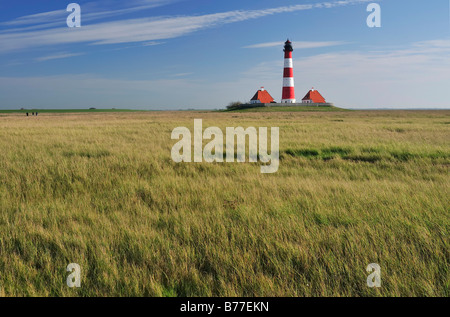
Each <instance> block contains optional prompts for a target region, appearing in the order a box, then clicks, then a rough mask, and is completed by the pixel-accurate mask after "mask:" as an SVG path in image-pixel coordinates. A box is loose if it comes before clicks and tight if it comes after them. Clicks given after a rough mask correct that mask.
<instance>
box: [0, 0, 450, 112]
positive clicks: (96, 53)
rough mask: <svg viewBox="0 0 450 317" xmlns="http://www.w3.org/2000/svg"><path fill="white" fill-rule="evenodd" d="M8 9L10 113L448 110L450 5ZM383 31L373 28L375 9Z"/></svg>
mask: <svg viewBox="0 0 450 317" xmlns="http://www.w3.org/2000/svg"><path fill="white" fill-rule="evenodd" d="M70 2H71V1H69V0H68V1H61V0H41V1H36V0H15V1H3V0H2V1H1V2H0V109H16V108H20V107H26V108H87V107H97V108H112V107H115V108H132V109H187V108H198V109H216V108H223V107H225V106H226V105H227V104H228V103H229V102H230V101H234V100H240V101H243V102H245V101H248V100H249V99H250V98H251V97H252V96H253V94H254V93H255V92H256V90H257V89H258V88H259V87H261V86H264V87H265V88H266V89H267V90H268V91H269V92H270V93H271V94H272V96H273V97H274V98H275V99H276V100H280V99H281V89H282V87H281V86H282V74H283V69H282V68H283V51H282V49H283V47H282V43H283V42H284V41H285V40H286V38H288V37H289V38H290V39H291V40H292V41H293V42H294V49H295V50H294V74H295V84H296V97H297V99H301V98H302V97H303V96H304V95H305V94H306V92H307V91H308V90H309V89H310V88H311V87H315V88H316V89H318V90H319V91H320V92H321V93H322V94H323V95H324V97H325V98H326V99H327V101H329V102H334V103H335V104H336V105H337V106H343V107H349V108H389V107H395V108H427V107H429V108H450V107H449V106H450V89H449V87H450V59H449V56H450V55H449V54H450V17H449V15H450V9H449V4H450V3H449V2H450V1H449V0H433V1H425V0H382V1H365V0H340V1H337V0H327V1H323V0H322V1H321V0H305V1H298V0H297V1H292V0H276V1H275V0H271V1H269V0H227V1H221V0H129V1H116V0H109V1H107V0H102V1H89V0H86V1H84V0H83V1H82V0H78V1H77V3H78V4H79V5H80V6H81V21H82V22H81V24H82V26H81V28H68V27H67V25H66V18H67V16H68V15H69V13H68V12H66V7H67V5H68V4H69V3H70ZM372 2H375V3H379V4H380V6H381V12H382V13H381V19H382V27H381V28H369V27H367V24H366V19H367V16H368V15H369V13H368V12H367V11H366V8H367V5H368V4H369V3H372Z"/></svg>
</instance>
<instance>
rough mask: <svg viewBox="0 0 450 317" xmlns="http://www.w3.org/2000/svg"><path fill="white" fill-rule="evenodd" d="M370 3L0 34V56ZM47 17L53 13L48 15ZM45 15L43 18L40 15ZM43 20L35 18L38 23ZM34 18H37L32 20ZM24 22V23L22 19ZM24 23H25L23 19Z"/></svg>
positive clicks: (154, 37) (351, 0)
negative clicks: (42, 48) (27, 50)
mask: <svg viewBox="0 0 450 317" xmlns="http://www.w3.org/2000/svg"><path fill="white" fill-rule="evenodd" d="M368 1H370V0H341V1H334V2H323V3H316V4H301V5H292V6H284V7H277V8H269V9H261V10H247V11H245V10H236V11H228V12H223V13H214V14H206V15H199V16H173V17H156V18H140V19H128V20H120V21H113V22H104V23H97V24H89V25H84V26H82V27H81V28H75V29H70V28H67V27H62V28H53V29H44V30H37V31H25V32H18V31H17V30H14V31H13V32H3V33H0V42H1V43H2V46H1V47H0V52H10V51H15V50H23V49H28V48H31V47H38V46H49V45H58V44H74V43H93V44H118V43H133V42H151V41H158V40H163V39H171V38H176V37H180V36H183V35H187V34H190V33H193V32H196V31H199V30H202V29H206V28H211V27H215V26H218V25H223V24H228V23H235V22H240V21H245V20H250V19H257V18H261V17H265V16H269V15H274V14H281V13H288V12H296V11H302V10H311V9H319V8H333V7H338V6H346V5H352V4H359V3H364V2H368ZM48 14H49V15H53V14H55V12H52V13H48ZM43 15H45V14H43ZM41 17H42V16H40V15H39V16H38V17H37V18H38V19H40V18H41ZM34 18H36V16H35V17H34ZM22 20H23V19H22ZM25 20H26V19H25Z"/></svg>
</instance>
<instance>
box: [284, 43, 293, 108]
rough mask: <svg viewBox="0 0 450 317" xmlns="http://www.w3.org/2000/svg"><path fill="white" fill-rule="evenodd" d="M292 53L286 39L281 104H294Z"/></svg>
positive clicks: (290, 44) (290, 45)
mask: <svg viewBox="0 0 450 317" xmlns="http://www.w3.org/2000/svg"><path fill="white" fill-rule="evenodd" d="M293 51H294V49H293V48H292V42H291V41H289V39H288V40H287V41H286V43H284V75H283V97H282V99H281V103H295V91H294V64H293V63H292V52H293Z"/></svg>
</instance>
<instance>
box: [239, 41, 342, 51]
mask: <svg viewBox="0 0 450 317" xmlns="http://www.w3.org/2000/svg"><path fill="white" fill-rule="evenodd" d="M344 44H347V43H346V42H340V41H329V42H295V43H293V47H294V49H307V48H320V47H329V46H337V45H344ZM283 45H284V42H267V43H259V44H253V45H249V46H244V48H268V47H282V46H283Z"/></svg>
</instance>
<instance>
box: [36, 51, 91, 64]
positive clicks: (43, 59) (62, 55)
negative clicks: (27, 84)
mask: <svg viewBox="0 0 450 317" xmlns="http://www.w3.org/2000/svg"><path fill="white" fill-rule="evenodd" d="M81 55H84V53H66V52H63V53H58V54H52V55H47V56H41V57H38V58H36V61H38V62H46V61H50V60H54V59H63V58H69V57H74V56H81Z"/></svg>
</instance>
